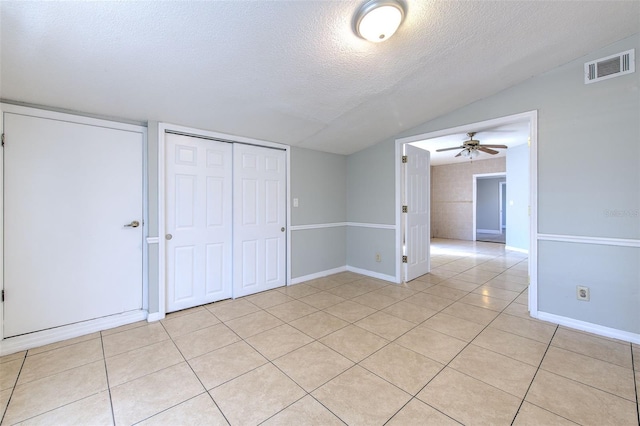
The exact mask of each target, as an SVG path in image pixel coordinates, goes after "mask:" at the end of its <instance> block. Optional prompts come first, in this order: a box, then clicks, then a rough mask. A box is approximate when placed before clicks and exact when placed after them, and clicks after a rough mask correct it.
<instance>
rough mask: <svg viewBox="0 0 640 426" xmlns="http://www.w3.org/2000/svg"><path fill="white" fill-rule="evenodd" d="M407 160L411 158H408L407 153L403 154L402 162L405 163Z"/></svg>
mask: <svg viewBox="0 0 640 426" xmlns="http://www.w3.org/2000/svg"><path fill="white" fill-rule="evenodd" d="M407 161H409V159H408V158H407V156H406V155H403V156H402V162H403V163H406V162H407Z"/></svg>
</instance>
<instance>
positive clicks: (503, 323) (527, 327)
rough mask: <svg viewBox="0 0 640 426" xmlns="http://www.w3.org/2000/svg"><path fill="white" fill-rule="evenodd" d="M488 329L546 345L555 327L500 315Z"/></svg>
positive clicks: (540, 322)
mask: <svg viewBox="0 0 640 426" xmlns="http://www.w3.org/2000/svg"><path fill="white" fill-rule="evenodd" d="M489 327H491V328H497V329H498V330H502V331H506V332H509V333H513V334H517V335H519V336H522V337H526V338H529V339H533V340H537V341H538V342H541V343H545V344H547V343H549V342H550V341H551V338H552V337H553V334H554V332H555V330H556V327H557V326H556V325H553V324H550V323H543V322H542V321H535V320H528V319H524V318H518V317H514V316H512V315H505V314H502V315H500V316H499V317H497V318H496V319H495V320H494V321H493V322H492V323H491V324H490V325H489Z"/></svg>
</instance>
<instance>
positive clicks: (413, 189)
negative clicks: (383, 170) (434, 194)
mask: <svg viewBox="0 0 640 426" xmlns="http://www.w3.org/2000/svg"><path fill="white" fill-rule="evenodd" d="M404 155H406V156H407V162H406V164H405V168H404V179H405V184H404V191H405V203H406V204H405V205H406V206H407V213H406V215H405V216H406V217H405V221H404V222H405V244H406V247H405V254H406V256H407V263H406V264H405V268H406V269H405V274H404V276H405V281H411V280H413V279H415V278H417V277H419V276H421V275H424V274H426V273H428V272H429V271H430V270H431V259H430V243H431V241H430V236H431V211H430V209H431V206H430V204H431V203H430V190H431V187H430V178H431V165H430V153H429V151H427V150H423V149H420V148H417V147H415V146H412V145H410V144H405V145H404Z"/></svg>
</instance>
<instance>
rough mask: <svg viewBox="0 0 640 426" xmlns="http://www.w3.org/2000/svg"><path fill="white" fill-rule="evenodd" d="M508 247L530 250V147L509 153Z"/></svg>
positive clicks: (516, 149)
mask: <svg viewBox="0 0 640 426" xmlns="http://www.w3.org/2000/svg"><path fill="white" fill-rule="evenodd" d="M507 182H508V183H507V241H506V245H507V247H513V248H517V249H521V250H529V239H530V238H529V233H530V229H529V200H530V198H529V193H530V191H529V146H528V145H527V144H524V145H519V146H515V147H513V148H509V150H508V151H507Z"/></svg>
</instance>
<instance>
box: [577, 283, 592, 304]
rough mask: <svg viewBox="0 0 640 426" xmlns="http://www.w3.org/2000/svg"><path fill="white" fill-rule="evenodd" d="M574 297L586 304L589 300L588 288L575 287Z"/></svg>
mask: <svg viewBox="0 0 640 426" xmlns="http://www.w3.org/2000/svg"><path fill="white" fill-rule="evenodd" d="M576 297H577V298H578V300H582V301H585V302H588V301H589V298H590V294H589V287H585V286H581V285H578V286H576Z"/></svg>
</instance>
